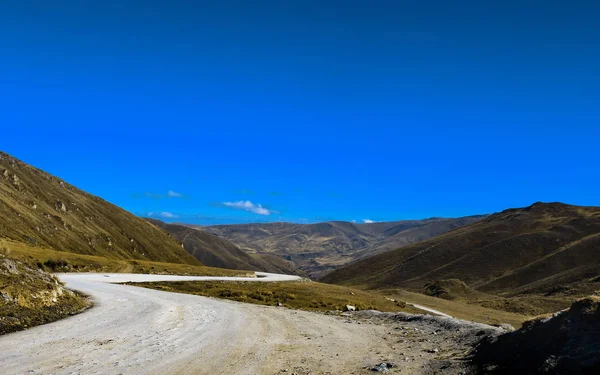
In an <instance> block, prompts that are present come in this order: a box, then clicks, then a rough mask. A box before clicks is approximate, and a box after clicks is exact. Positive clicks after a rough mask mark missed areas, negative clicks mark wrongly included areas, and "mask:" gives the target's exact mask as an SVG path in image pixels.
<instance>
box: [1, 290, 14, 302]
mask: <svg viewBox="0 0 600 375" xmlns="http://www.w3.org/2000/svg"><path fill="white" fill-rule="evenodd" d="M0 297H2V298H3V299H4V300H5V301H6V302H10V301H12V298H10V295H8V293H4V292H0Z"/></svg>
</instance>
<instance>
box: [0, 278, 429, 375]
mask: <svg viewBox="0 0 600 375" xmlns="http://www.w3.org/2000/svg"><path fill="white" fill-rule="evenodd" d="M106 276H108V277H106ZM106 276H105V275H101V274H65V275H60V277H61V279H62V280H64V281H65V282H66V283H67V285H68V286H69V287H70V288H73V289H77V290H81V291H83V292H85V293H87V294H89V295H91V296H92V297H93V299H94V301H95V303H96V305H95V306H94V307H93V308H92V309H90V310H88V311H86V312H84V313H82V314H79V315H76V316H73V317H70V318H68V319H65V320H62V321H58V322H55V323H51V324H47V325H43V326H38V327H34V328H32V329H29V330H27V331H23V332H18V333H14V334H9V335H5V336H2V337H0V363H1V364H2V368H1V373H2V374H6V375H9V374H45V375H49V374H86V375H87V374H114V375H117V374H161V375H163V374H278V373H287V374H292V373H296V374H309V373H310V374H340V373H344V374H361V373H368V372H369V371H368V370H365V369H364V368H365V367H368V366H373V365H375V364H377V363H379V362H381V361H384V360H388V361H395V362H398V361H405V363H403V367H402V371H403V373H406V371H410V372H409V373H419V372H420V371H421V370H422V369H423V366H424V364H425V363H426V360H427V359H428V358H427V357H428V356H431V355H430V354H427V355H423V353H424V352H423V351H424V350H425V349H426V348H425V347H422V345H421V344H419V346H418V347H417V346H414V343H412V341H410V340H409V341H406V340H405V338H406V337H405V336H406V335H405V334H404V333H403V336H402V340H395V339H393V340H392V339H390V338H392V337H393V336H392V334H394V335H399V334H400V333H401V331H393V328H391V325H387V324H382V323H379V322H378V323H375V324H373V323H368V322H363V323H360V321H358V320H349V319H348V318H345V317H338V316H327V315H324V314H317V313H310V312H304V311H294V310H288V309H285V308H277V307H266V306H257V305H250V304H242V303H237V302H231V301H224V300H217V299H211V298H205V297H199V296H193V295H186V294H176V293H167V292H161V291H156V290H151V289H145V288H138V287H133V286H125V285H116V284H111V283H109V282H124V281H137V282H139V281H158V280H198V279H199V278H198V277H177V276H160V275H134V274H111V275H106ZM291 278H293V277H291ZM211 279H213V280H214V279H215V278H211ZM255 280H256V281H257V282H264V281H272V280H278V281H281V280H290V276H279V275H266V277H265V278H257V279H255ZM403 324H404V325H405V326H406V324H407V323H403ZM413 336H414V337H416V338H417V339H418V340H421V336H420V331H412V333H411V337H413ZM427 336H428V338H429V337H430V336H429V335H427ZM431 337H432V336H431ZM398 339H400V336H398ZM421 341H422V340H421ZM428 341H429V340H428ZM427 345H431V344H429V343H427ZM411 348H417V351H416V352H414V353H412V352H411V350H412V349H411ZM413 351H414V350H413ZM411 353H412V354H411ZM409 357H410V359H409ZM286 370H287V371H286ZM398 370H399V369H398ZM398 370H396V369H393V371H392V373H394V372H396V371H398Z"/></svg>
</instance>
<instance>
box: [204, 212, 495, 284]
mask: <svg viewBox="0 0 600 375" xmlns="http://www.w3.org/2000/svg"><path fill="white" fill-rule="evenodd" d="M482 218H483V216H472V217H464V218H459V219H442V218H432V219H426V220H406V221H397V222H385V223H369V224H356V223H350V222H343V221H332V222H325V223H317V224H293V223H265V224H239V225H216V226H209V227H198V226H196V228H199V229H203V230H207V231H210V232H211V233H214V234H216V235H219V236H221V237H224V238H226V239H228V240H230V241H231V242H233V243H234V244H236V245H237V246H239V247H240V248H241V249H242V250H244V251H246V252H249V253H260V254H273V255H276V256H279V257H282V258H284V259H286V260H289V261H291V262H293V263H294V264H296V265H297V266H298V267H299V268H300V269H301V270H303V271H305V272H307V273H308V274H309V275H310V276H311V277H313V278H318V277H320V276H322V275H324V274H326V273H327V272H329V271H331V270H333V269H336V268H337V267H340V266H342V265H345V264H348V263H350V262H352V261H355V260H357V259H360V258H364V257H366V256H369V255H374V254H378V253H381V252H384V251H387V250H392V249H395V248H398V247H400V246H405V245H408V244H411V243H414V242H418V241H422V240H424V239H428V238H431V237H433V236H436V235H438V234H442V233H445V232H448V231H450V230H452V229H455V228H459V227H461V226H463V225H467V224H470V223H473V222H476V221H478V220H480V219H482Z"/></svg>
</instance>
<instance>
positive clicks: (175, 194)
mask: <svg viewBox="0 0 600 375" xmlns="http://www.w3.org/2000/svg"><path fill="white" fill-rule="evenodd" d="M131 198H136V199H139V198H150V199H155V200H158V199H169V198H182V199H188V198H189V197H188V196H186V195H183V194H181V193H178V192H176V191H173V190H169V191H168V192H167V193H166V194H156V193H150V192H144V193H141V194H139V193H133V194H131Z"/></svg>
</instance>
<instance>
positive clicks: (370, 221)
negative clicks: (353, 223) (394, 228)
mask: <svg viewBox="0 0 600 375" xmlns="http://www.w3.org/2000/svg"><path fill="white" fill-rule="evenodd" d="M375 222H376V221H375V220H370V219H363V223H365V224H373V223H375Z"/></svg>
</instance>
